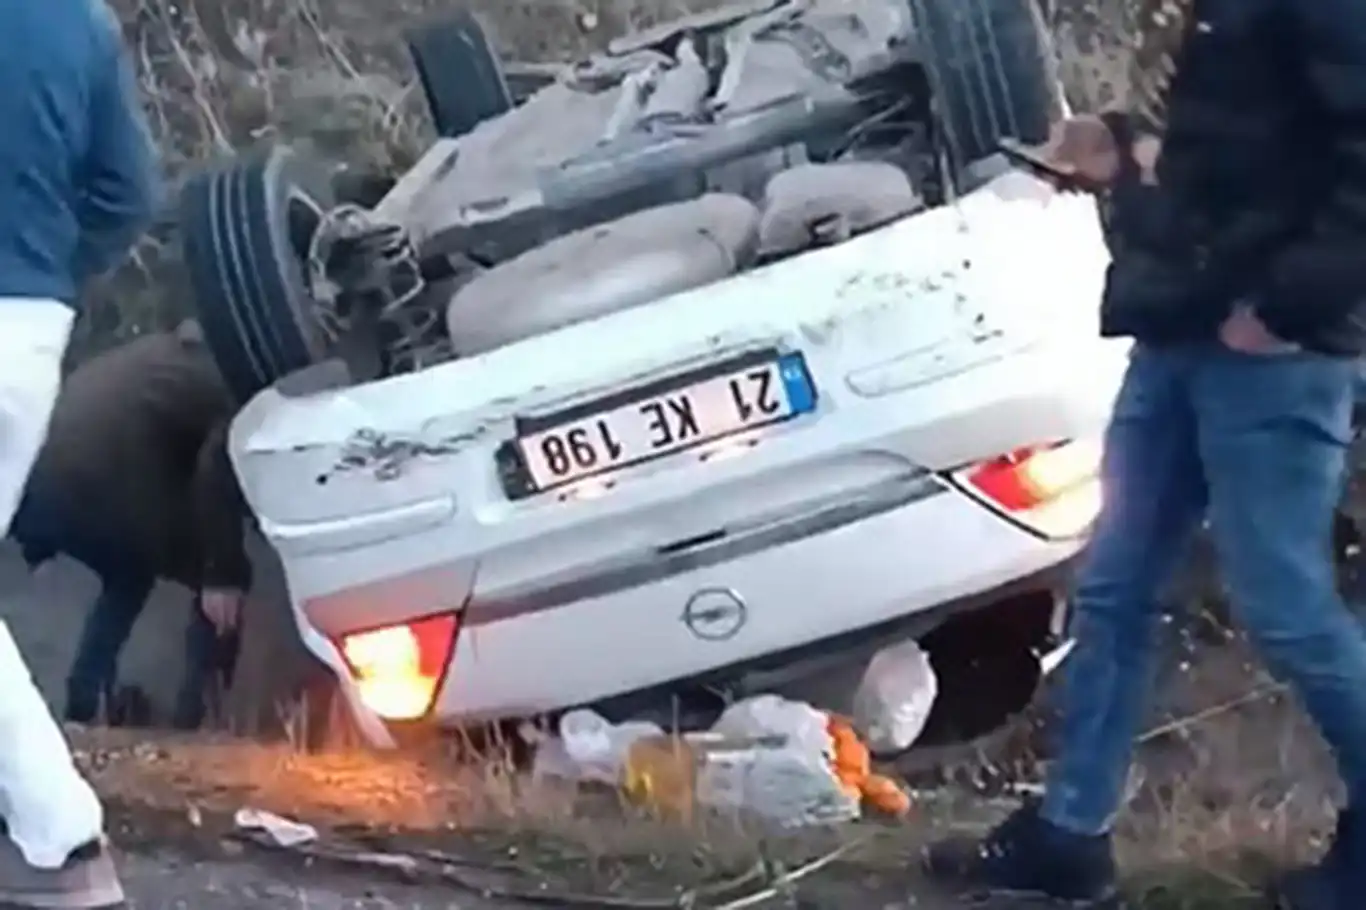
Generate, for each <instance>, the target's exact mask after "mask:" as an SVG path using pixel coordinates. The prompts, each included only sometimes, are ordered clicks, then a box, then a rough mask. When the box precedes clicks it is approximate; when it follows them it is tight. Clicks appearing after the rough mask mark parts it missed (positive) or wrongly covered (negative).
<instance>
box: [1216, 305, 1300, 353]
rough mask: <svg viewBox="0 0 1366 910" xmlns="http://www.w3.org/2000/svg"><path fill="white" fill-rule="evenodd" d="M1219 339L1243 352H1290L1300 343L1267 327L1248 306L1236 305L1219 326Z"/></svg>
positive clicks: (1297, 348) (1227, 346)
mask: <svg viewBox="0 0 1366 910" xmlns="http://www.w3.org/2000/svg"><path fill="white" fill-rule="evenodd" d="M1219 341H1220V342H1222V343H1223V345H1224V347H1226V348H1228V349H1229V350H1232V351H1237V352H1239V353H1241V354H1257V355H1270V354H1289V353H1293V352H1294V351H1297V350H1299V345H1297V344H1295V343H1294V342H1291V341H1286V340H1285V339H1284V338H1281V337H1279V336H1277V335H1276V333H1274V332H1272V331H1271V330H1270V329H1269V328H1267V327H1266V323H1264V322H1262V320H1261V317H1259V316H1258V315H1257V313H1256V311H1255V310H1253V309H1252V308H1251V307H1248V306H1238V307H1235V308H1234V310H1233V312H1232V313H1230V314H1229V316H1228V318H1227V319H1225V320H1224V322H1223V324H1222V325H1220V326H1219Z"/></svg>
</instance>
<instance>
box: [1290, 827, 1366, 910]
mask: <svg viewBox="0 0 1366 910" xmlns="http://www.w3.org/2000/svg"><path fill="white" fill-rule="evenodd" d="M1363 895H1366V812H1363V811H1362V810H1360V809H1347V810H1344V811H1343V812H1342V813H1341V814H1340V815H1339V816H1338V824H1337V830H1336V831H1335V832H1334V834H1333V842H1332V845H1331V846H1330V847H1329V848H1328V852H1327V853H1325V854H1324V856H1323V859H1321V860H1319V861H1318V862H1317V863H1314V864H1313V865H1310V866H1305V867H1304V868H1302V869H1295V870H1293V871H1291V872H1290V873H1288V874H1287V875H1286V876H1285V877H1284V878H1282V879H1281V880H1280V882H1278V883H1277V884H1276V886H1275V898H1276V906H1277V907H1278V908H1279V910H1349V908H1350V910H1356V908H1359V907H1361V906H1362V905H1363V902H1366V897H1364V896H1363Z"/></svg>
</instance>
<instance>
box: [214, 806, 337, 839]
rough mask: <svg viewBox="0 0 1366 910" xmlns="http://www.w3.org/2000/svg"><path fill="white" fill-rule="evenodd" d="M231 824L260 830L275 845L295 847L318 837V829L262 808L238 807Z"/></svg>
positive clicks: (248, 829) (250, 829)
mask: <svg viewBox="0 0 1366 910" xmlns="http://www.w3.org/2000/svg"><path fill="white" fill-rule="evenodd" d="M233 824H235V825H237V827H238V828H239V829H241V830H243V831H250V832H262V833H264V834H266V835H267V836H268V837H269V838H270V840H271V842H272V843H274V844H275V846H277V847H285V848H289V847H297V846H299V845H301V844H308V843H312V842H313V841H315V840H317V839H318V829H317V828H314V827H313V826H312V825H305V824H303V823H302V822H296V821H291V820H290V819H287V818H283V817H281V816H279V815H276V814H274V813H273V812H266V811H264V810H262V809H249V808H248V809H238V810H237V814H236V815H234V816H233Z"/></svg>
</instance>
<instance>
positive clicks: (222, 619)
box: [199, 588, 245, 635]
mask: <svg viewBox="0 0 1366 910" xmlns="http://www.w3.org/2000/svg"><path fill="white" fill-rule="evenodd" d="M244 599H245V595H244V594H243V593H242V592H241V591H239V590H237V589H236V588H205V589H204V590H203V591H201V592H200V593H199V609H200V610H202V611H204V615H205V616H206V617H208V620H209V622H211V623H213V627H214V628H215V629H216V630H217V631H218V634H219V635H227V634H228V633H229V632H232V631H233V630H235V629H236V628H237V624H238V622H239V621H240V620H241V615H242V601H243V600H244Z"/></svg>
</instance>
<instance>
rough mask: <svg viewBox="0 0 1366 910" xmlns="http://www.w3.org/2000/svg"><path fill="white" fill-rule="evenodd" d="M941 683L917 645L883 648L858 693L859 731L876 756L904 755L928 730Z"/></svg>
mask: <svg viewBox="0 0 1366 910" xmlns="http://www.w3.org/2000/svg"><path fill="white" fill-rule="evenodd" d="M938 694H939V681H938V679H937V678H936V677H935V675H934V668H933V667H931V666H930V657H929V655H928V654H926V653H925V651H924V650H923V649H922V648H921V647H920V645H919V643H917V642H916V641H915V640H914V639H908V640H907V641H903V642H900V643H898V644H895V645H891V646H889V647H886V648H883V649H882V650H881V651H878V652H877V653H876V654H874V655H873V659H872V660H870V661H869V662H868V669H867V670H865V671H864V673H863V681H862V682H861V683H860V684H859V687H858V691H857V692H855V693H854V726H855V728H856V729H857V730H859V731H860V732H861V733H862V734H863V737H864V739H865V740H866V741H867V743H868V747H869V748H870V749H871V750H872V751H873V752H874V754H891V753H896V752H904V751H905V750H907V749H909V748H910V747H911V744H912V743H914V742H915V741H916V739H917V738H918V737H919V736H920V733H921V731H922V730H924V729H925V721H926V720H928V719H929V716H930V708H931V707H933V706H934V700H935V697H936V696H937V695H938Z"/></svg>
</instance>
